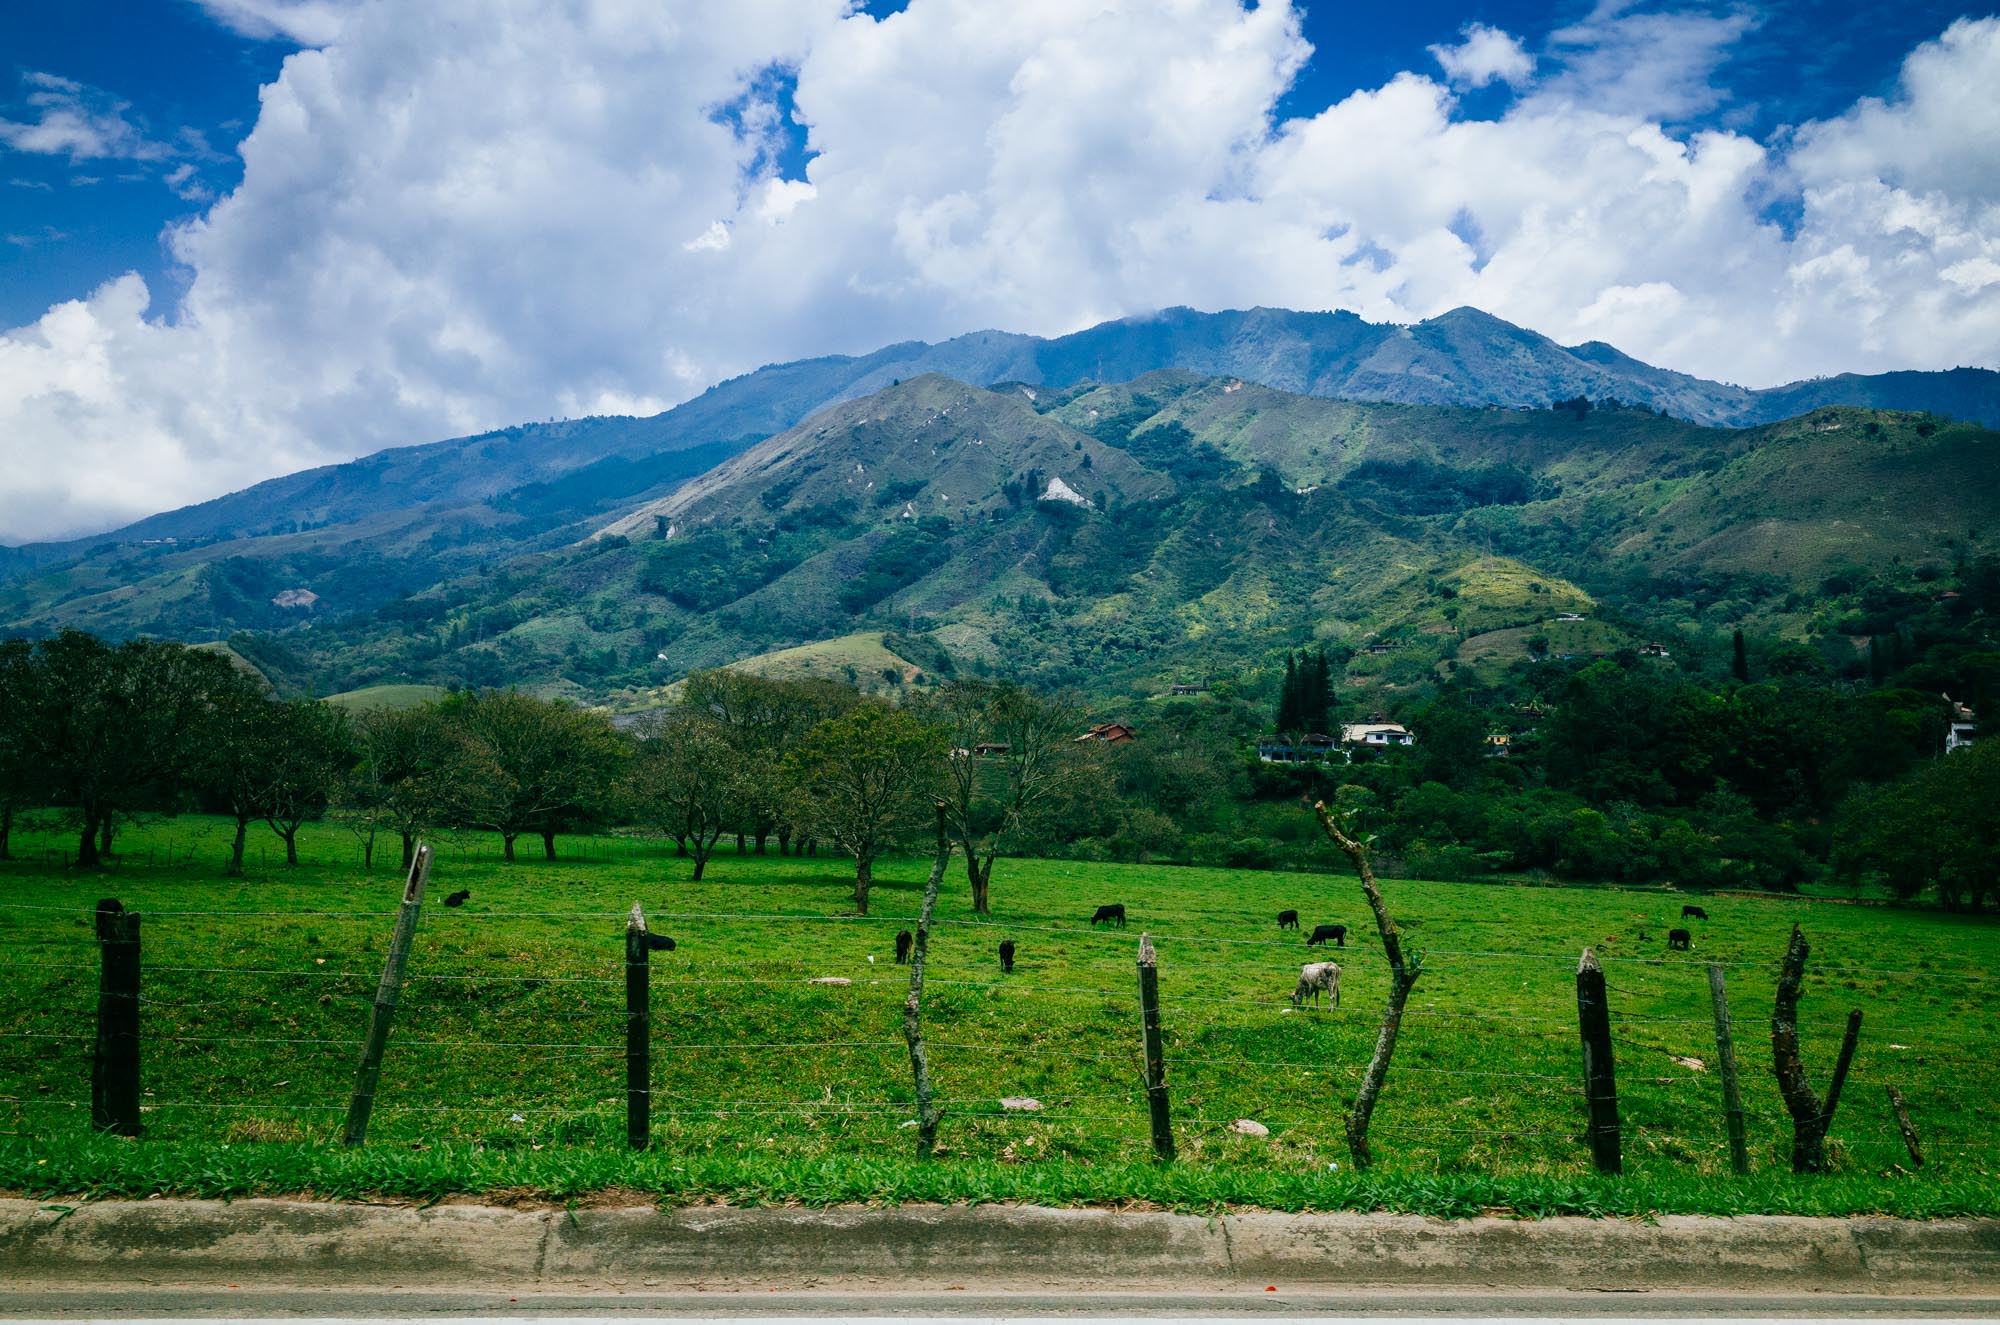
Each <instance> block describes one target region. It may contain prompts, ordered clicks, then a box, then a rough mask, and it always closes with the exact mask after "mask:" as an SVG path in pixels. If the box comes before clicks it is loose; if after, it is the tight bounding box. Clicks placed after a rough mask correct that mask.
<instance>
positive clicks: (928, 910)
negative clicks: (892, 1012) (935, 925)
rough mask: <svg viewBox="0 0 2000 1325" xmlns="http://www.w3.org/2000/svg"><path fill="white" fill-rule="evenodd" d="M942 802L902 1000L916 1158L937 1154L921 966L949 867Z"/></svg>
mask: <svg viewBox="0 0 2000 1325" xmlns="http://www.w3.org/2000/svg"><path fill="white" fill-rule="evenodd" d="M947 808H948V807H947V806H946V805H945V803H944V802H943V801H939V802H937V855H936V857H935V858H934V859H933V860H932V861H931V872H930V877H929V878H927V879H926V880H924V902H923V906H922V907H921V908H920V909H919V910H918V912H917V933H916V940H915V943H914V944H913V946H912V947H911V949H910V992H909V993H908V994H907V995H905V996H904V998H903V1042H904V1043H905V1044H907V1045H908V1046H909V1048H910V1082H911V1084H912V1086H913V1087H914V1088H915V1090H916V1096H917V1158H918V1159H929V1158H930V1157H931V1156H932V1155H934V1154H936V1153H937V1131H938V1107H937V1099H936V1097H935V1096H934V1095H933V1094H932V1093H931V1059H930V1053H929V1051H928V1050H927V1049H926V1048H925V1047H924V1025H923V1012H924V962H925V960H926V959H927V957H928V956H929V954H930V948H931V917H932V915H933V914H934V913H935V912H936V911H937V899H938V887H939V886H940V885H941V884H943V882H944V872H945V869H946V867H947V866H949V865H950V864H951V837H950V836H949V834H947V833H946V831H945V812H946V810H947Z"/></svg>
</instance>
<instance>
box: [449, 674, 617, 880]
mask: <svg viewBox="0 0 2000 1325" xmlns="http://www.w3.org/2000/svg"><path fill="white" fill-rule="evenodd" d="M441 716H442V717H443V718H444V719H445V721H447V722H448V723H450V724H451V725H453V726H454V727H456V728H458V729H459V730H460V731H461V732H463V733H464V735H465V736H466V737H467V738H468V739H469V740H471V741H473V742H474V743H476V744H477V745H478V746H479V747H480V748H481V750H482V751H483V752H484V756H485V757H484V759H483V760H482V761H481V762H482V764H483V766H484V768H485V771H486V772H487V774H488V775H489V776H488V778H487V779H486V781H485V782H484V783H483V784H480V785H478V786H476V787H472V788H469V789H468V791H469V796H468V800H467V803H466V808H465V813H466V817H467V822H470V823H474V824H477V825H479V826H480V827H483V828H490V829H492V830H493V831H494V832H496V833H498V834H500V842H501V848H502V854H503V855H504V856H505V857H506V859H507V860H509V861H512V860H513V859H514V841H515V839H516V838H518V837H520V836H521V835H522V834H524V833H539V834H541V835H542V842H543V847H544V849H545V851H546V854H547V856H548V858H549V859H551V860H553V859H555V837H556V833H557V831H559V830H560V829H564V828H567V827H568V826H569V825H570V824H572V823H574V822H576V821H577V820H579V819H581V818H582V817H583V816H584V815H585V814H586V812H587V811H589V810H590V809H592V808H594V807H596V806H597V805H599V804H601V803H602V802H603V800H604V797H605V795H606V793H607V792H608V791H609V789H610V786H611V783H612V780H613V779H614V777H615V776H616V772H617V761H618V751H619V746H618V739H617V735H616V733H615V732H613V731H612V729H611V724H610V723H609V722H608V721H606V720H605V719H604V718H603V717H602V716H601V715H599V714H596V713H591V712H588V711H586V710H581V709H578V708H575V707H574V706H572V705H569V704H564V703H561V702H558V701H552V700H546V699H537V698H536V697H534V696H533V695H524V694H522V693H521V692H520V691H518V690H488V691H483V692H476V693H475V692H466V693H462V694H459V695H454V696H452V697H451V698H450V699H448V700H446V701H445V702H444V704H443V706H442V708H441Z"/></svg>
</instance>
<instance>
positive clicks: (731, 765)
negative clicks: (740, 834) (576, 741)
mask: <svg viewBox="0 0 2000 1325" xmlns="http://www.w3.org/2000/svg"><path fill="white" fill-rule="evenodd" d="M637 737H638V740H637V754H636V756H635V757H634V759H633V764H632V770H631V773H630V774H629V776H628V777H627V780H626V786H627V788H628V795H629V797H630V800H631V803H632V806H633V808H634V809H635V811H636V812H637V813H638V815H639V817H640V818H642V819H643V820H645V821H646V822H647V823H649V824H651V825H653V826H655V827H657V828H659V829H660V830H661V831H662V832H664V833H666V834H667V835H668V836H669V837H671V838H673V839H674V841H675V843H677V844H679V846H680V847H681V850H682V851H684V852H686V853H687V854H689V855H692V856H693V857H694V877H695V878H696V880H699V879H700V878H701V876H702V873H703V871H705V870H706V869H707V868H708V861H709V858H710V857H711V856H713V855H714V854H715V844H716V842H717V841H719V840H720V839H721V837H722V830H723V827H724V825H725V824H727V823H728V822H729V820H730V817H731V815H732V813H733V811H734V807H735V806H736V804H737V803H738V801H739V800H740V799H741V797H742V794H743V788H744V772H745V769H746V767H747V764H748V761H747V760H746V758H745V757H744V755H743V753H742V751H741V750H739V749H738V748H737V746H736V743H735V742H733V741H732V740H731V739H730V733H729V730H728V728H726V727H724V726H723V725H722V724H721V723H720V722H717V721H716V720H715V719H714V718H712V717H710V716H708V715H706V714H704V713H699V712H693V711H690V710H688V709H686V708H678V709H673V710H669V711H667V712H665V713H658V714H652V715H649V716H648V717H647V719H646V720H645V721H644V722H642V723H641V724H640V726H639V730H638V732H637Z"/></svg>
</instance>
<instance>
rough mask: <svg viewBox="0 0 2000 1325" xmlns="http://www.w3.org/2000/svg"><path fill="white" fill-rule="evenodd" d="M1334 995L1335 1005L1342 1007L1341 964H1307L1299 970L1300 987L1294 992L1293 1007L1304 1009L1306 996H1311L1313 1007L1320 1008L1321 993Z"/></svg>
mask: <svg viewBox="0 0 2000 1325" xmlns="http://www.w3.org/2000/svg"><path fill="white" fill-rule="evenodd" d="M1321 990H1325V991H1327V992H1328V993H1331V994H1332V995H1333V1005H1334V1006H1335V1007H1339V1006H1340V964H1339V963H1338V962H1307V963H1306V964H1305V965H1304V966H1301V967H1300V968H1299V983H1298V987H1297V988H1295V989H1293V990H1292V1006H1293V1007H1295V1008H1298V1007H1304V1006H1305V1002H1306V995H1307V994H1311V995H1312V1000H1313V1006H1314V1007H1318V1006H1319V995H1320V991H1321Z"/></svg>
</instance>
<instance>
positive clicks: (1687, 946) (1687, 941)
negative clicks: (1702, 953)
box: [1667, 929, 1694, 952]
mask: <svg viewBox="0 0 2000 1325" xmlns="http://www.w3.org/2000/svg"><path fill="white" fill-rule="evenodd" d="M1675 948H1679V949H1680V950H1681V951H1682V952H1693V951H1694V935H1692V934H1690V933H1688V932H1687V931H1686V930H1684V929H1670V930H1668V931H1667V951H1669V952H1672V951H1673V950H1674V949H1675Z"/></svg>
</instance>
